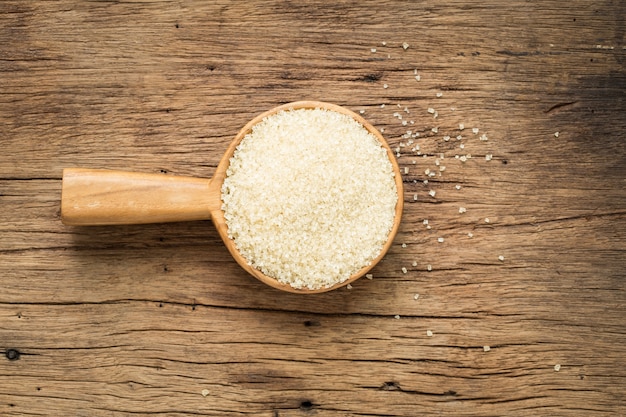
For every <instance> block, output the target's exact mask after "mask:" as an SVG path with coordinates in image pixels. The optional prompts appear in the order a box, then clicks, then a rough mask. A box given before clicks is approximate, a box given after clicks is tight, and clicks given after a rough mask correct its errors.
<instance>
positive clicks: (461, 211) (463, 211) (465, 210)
mask: <svg viewBox="0 0 626 417" xmlns="http://www.w3.org/2000/svg"><path fill="white" fill-rule="evenodd" d="M465 212H467V209H466V208H465V207H459V213H465Z"/></svg>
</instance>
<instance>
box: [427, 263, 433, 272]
mask: <svg viewBox="0 0 626 417" xmlns="http://www.w3.org/2000/svg"><path fill="white" fill-rule="evenodd" d="M426 270H427V271H428V272H430V271H432V270H433V266H432V265H430V264H428V265H426Z"/></svg>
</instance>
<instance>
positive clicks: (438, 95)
mask: <svg viewBox="0 0 626 417" xmlns="http://www.w3.org/2000/svg"><path fill="white" fill-rule="evenodd" d="M435 95H436V96H437V97H438V98H439V97H443V93H437V94H435Z"/></svg>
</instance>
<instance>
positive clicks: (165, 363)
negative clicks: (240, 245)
mask: <svg viewBox="0 0 626 417" xmlns="http://www.w3.org/2000/svg"><path fill="white" fill-rule="evenodd" d="M625 19H626V5H625V4H624V3H623V2H621V1H609V0H606V1H595V2H592V1H572V2H564V1H560V0H558V1H557V0H546V1H539V2H534V1H532V2H531V1H502V0H488V1H482V2H472V1H468V0H457V1H452V0H443V1H430V0H428V1H415V2H409V1H390V0H383V1H341V0H340V1H311V2H310V1H304V0H296V1H289V2H283V1H274V2H271V1H267V2H262V1H250V2H248V1H246V2H243V1H242V2H231V1H223V0H220V1H210V2H209V1H184V0H181V1H75V2H71V1H60V2H50V1H35V0H33V1H3V2H1V3H0V145H1V147H0V149H1V153H0V154H1V155H2V156H0V352H1V353H2V356H0V415H2V416H29V415H49V416H122V415H136V416H140V415H146V416H148V415H150V416H192V415H211V416H242V415H251V416H266V417H279V416H280V417H286V416H418V415H442V416H543V415H545V416H548V415H549V416H588V415H594V416H596V415H597V416H605V415H606V416H616V415H626V400H625V398H626V366H625V365H624V362H625V361H626V348H625V344H626V326H625V325H626V294H625V290H626V283H625V279H626V272H625V269H626V191H625V188H626V102H625V99H626V68H625V63H626V41H625V33H626V22H625ZM383 42H385V43H386V45H384V46H383ZM404 42H406V43H407V44H408V48H407V49H405V48H403V46H402V44H403V43H404ZM372 48H374V49H376V52H372V51H371V50H372ZM415 70H417V73H418V74H419V75H420V78H421V80H420V81H417V80H416V79H415V73H414V72H415ZM385 85H387V88H385ZM437 93H441V97H437ZM302 99H316V100H324V101H330V102H333V103H336V104H340V105H344V106H346V107H347V108H350V109H352V110H354V111H364V114H363V116H364V117H366V118H367V119H368V120H369V121H371V122H372V123H373V124H374V125H375V126H377V127H378V128H379V129H384V135H385V136H386V137H387V139H388V141H389V142H390V144H391V145H392V146H393V147H394V148H396V147H399V148H400V149H399V151H400V152H399V154H400V155H399V157H398V161H399V163H400V165H401V167H402V169H404V167H408V173H407V174H406V175H405V195H404V198H405V202H406V207H405V212H404V218H403V224H402V227H401V230H400V233H399V235H398V236H397V239H396V242H395V243H394V246H393V247H392V249H391V250H390V252H389V254H388V256H387V257H386V258H385V259H384V261H383V262H382V263H380V264H379V265H378V266H377V267H376V268H375V269H374V271H373V272H374V279H373V280H368V279H362V280H360V281H358V282H356V283H355V285H354V286H353V288H352V289H346V288H342V289H340V290H337V291H334V292H331V293H326V294H322V295H315V296H302V295H293V294H287V293H282V292H278V291H276V290H273V289H271V288H268V287H266V286H264V285H263V284H261V283H260V282H257V281H256V280H254V279H253V278H252V277H250V276H248V275H247V274H246V273H244V272H243V271H242V270H241V269H240V268H239V267H238V266H237V264H236V263H235V262H234V261H233V260H232V259H231V258H230V256H229V254H228V252H227V251H226V249H225V248H224V246H223V244H222V243H221V241H220V240H219V237H218V235H217V233H216V231H215V230H214V228H213V226H212V224H211V222H209V221H207V222H192V223H184V224H164V225H148V226H128V227H102V228H72V227H65V226H63V225H62V224H61V222H60V218H59V202H60V189H61V188H60V187H61V181H60V178H61V171H62V169H63V168H64V167H74V166H77V167H78V166H80V167H93V168H114V169H125V170H133V171H140V172H162V173H163V174H164V175H170V174H181V175H193V176H198V177H210V176H211V175H212V173H213V171H214V170H215V167H216V165H217V162H218V161H219V158H220V157H221V155H222V154H223V153H224V151H225V150H226V148H227V145H228V143H229V141H230V140H231V139H232V138H233V137H234V136H235V134H236V133H237V131H238V130H239V129H240V128H241V127H242V126H243V125H244V124H245V123H246V122H247V121H248V120H250V119H251V118H252V117H254V116H255V115H256V114H258V113H260V112H262V111H265V110H267V109H269V108H271V107H273V106H275V105H277V104H281V103H285V102H289V101H295V100H302ZM382 104H385V106H384V108H383V107H381V105H382ZM405 107H406V109H407V110H408V113H407V112H406V111H405ZM429 108H432V109H434V110H436V111H437V117H436V118H435V117H433V116H434V115H433V114H431V113H429V112H428V109H429ZM396 112H397V113H399V114H400V115H402V120H400V119H399V118H398V117H397V116H394V113H396ZM403 121H404V122H406V126H404V125H403V124H402V122H403ZM459 123H463V124H464V125H465V129H464V130H463V131H460V130H459ZM473 127H477V128H479V129H480V130H479V133H478V134H476V135H475V134H473V133H472V131H471V129H472V128H473ZM433 128H436V129H435V130H437V132H436V133H435V132H433V130H432V129H433ZM407 130H411V131H412V133H411V134H412V135H413V134H415V132H419V134H420V136H419V137H417V138H415V139H414V143H413V144H410V145H409V144H408V139H407V138H403V137H402V135H404V134H405V133H406V131H407ZM557 132H558V135H555V133H557ZM483 133H484V134H486V135H487V137H488V140H487V141H481V140H480V139H479V137H480V136H481V135H482V134H483ZM459 134H461V135H462V136H463V139H462V140H457V139H456V136H457V135H459ZM444 136H451V139H450V140H449V141H447V142H446V141H445V140H444V139H443V137H444ZM557 136H558V137H557ZM416 144H418V145H419V146H420V150H419V152H421V153H422V155H418V154H417V151H416V150H415V151H413V150H412V148H414V147H415V145H416ZM461 144H463V145H464V149H461V147H460V145H461ZM402 145H404V146H402ZM440 154H444V159H443V160H440V161H439V165H436V163H437V161H436V159H438V158H440ZM467 154H471V159H469V160H468V161H466V162H461V159H460V157H461V156H462V155H467ZM423 155H426V157H424V156H423ZM455 155H458V156H459V159H456V158H455ZM486 155H493V159H492V160H491V161H487V160H486V159H485V157H486ZM413 161H415V163H413ZM441 166H445V167H446V168H445V171H443V172H441V171H439V169H440V167H441ZM427 169H429V170H431V171H432V172H435V173H436V174H435V176H434V177H428V176H427V174H425V171H426V170H427ZM440 172H441V175H439V173H440ZM425 179H428V180H429V183H428V184H424V182H423V181H424V180H425ZM457 185H460V186H461V189H457V187H456V186H457ZM431 190H432V191H435V193H436V194H435V196H434V197H432V196H430V195H429V194H428V193H429V191H431ZM414 195H417V200H414ZM459 207H465V208H466V209H467V212H466V213H462V214H461V213H459ZM485 218H488V219H489V223H487V222H486V221H485ZM424 219H428V221H429V226H430V229H428V228H427V227H426V225H424V224H423V220H424ZM468 233H472V234H473V237H472V238H470V237H469V236H468ZM439 237H442V238H444V241H443V242H442V243H439V242H438V240H437V239H438V238H439ZM403 244H405V245H406V247H403ZM500 255H502V256H504V261H500V260H499V259H498V257H499V256H500ZM428 265H430V266H431V268H432V270H431V271H428ZM403 267H404V268H406V269H407V272H406V273H403V272H402V268H403ZM415 294H419V298H418V299H417V300H415ZM428 330H430V331H431V332H432V336H428V335H427V331H428ZM484 346H489V347H490V350H489V351H485V348H484ZM555 365H560V370H559V371H558V372H557V371H556V370H555Z"/></svg>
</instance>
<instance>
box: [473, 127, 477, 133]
mask: <svg viewBox="0 0 626 417" xmlns="http://www.w3.org/2000/svg"><path fill="white" fill-rule="evenodd" d="M472 133H473V134H475V135H477V134H478V128H477V127H473V128H472Z"/></svg>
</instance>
